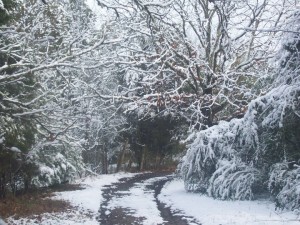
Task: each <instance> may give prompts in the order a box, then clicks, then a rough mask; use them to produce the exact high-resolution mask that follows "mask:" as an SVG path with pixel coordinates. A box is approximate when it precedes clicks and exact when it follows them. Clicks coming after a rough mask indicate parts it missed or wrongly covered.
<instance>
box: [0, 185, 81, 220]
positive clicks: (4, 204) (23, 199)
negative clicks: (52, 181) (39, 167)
mask: <svg viewBox="0 0 300 225" xmlns="http://www.w3.org/2000/svg"><path fill="white" fill-rule="evenodd" d="M81 189H84V188H83V187H81V186H80V185H77V184H63V185H57V186H53V187H49V188H42V189H37V190H30V191H28V192H27V193H25V194H18V195H17V196H12V195H9V196H7V197H6V198H5V199H0V217H2V218H7V217H10V216H14V217H15V218H16V219H18V218H20V217H32V216H35V215H41V214H43V213H54V212H64V211H67V210H70V209H74V208H73V207H72V206H71V205H70V204H69V203H68V202H66V201H63V200H53V199H50V198H49V197H51V196H53V192H62V191H71V190H81Z"/></svg>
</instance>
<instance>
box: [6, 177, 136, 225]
mask: <svg viewBox="0 0 300 225" xmlns="http://www.w3.org/2000/svg"><path fill="white" fill-rule="evenodd" d="M134 175H135V174H130V173H118V174H109V175H99V176H97V177H88V178H86V179H83V180H78V181H76V183H80V184H82V186H83V187H85V189H83V190H76V191H66V192H58V193H56V196H54V197H53V198H54V199H62V200H66V201H69V202H70V203H71V205H72V206H74V207H76V208H78V210H76V211H75V210H70V211H67V212H63V213H45V214H43V215H37V216H34V217H33V218H22V219H18V220H16V219H14V218H12V217H11V218H9V219H8V221H7V222H8V224H13V225H33V224H34V225H36V224H39V225H99V222H98V221H97V219H96V216H97V215H98V210H99V208H100V204H101V202H102V196H101V193H102V191H101V190H102V189H103V188H104V186H105V185H110V184H112V183H115V182H117V181H118V180H120V179H121V178H124V177H133V176H134Z"/></svg>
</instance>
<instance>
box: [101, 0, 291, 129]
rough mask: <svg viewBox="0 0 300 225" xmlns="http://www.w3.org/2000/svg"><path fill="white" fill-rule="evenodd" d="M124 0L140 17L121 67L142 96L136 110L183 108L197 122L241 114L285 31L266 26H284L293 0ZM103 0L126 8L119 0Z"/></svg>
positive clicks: (113, 6)
mask: <svg viewBox="0 0 300 225" xmlns="http://www.w3.org/2000/svg"><path fill="white" fill-rule="evenodd" d="M124 2H126V1H122V3H123V4H122V6H124V7H125V6H126V7H128V11H127V14H126V13H124V14H125V16H129V17H130V16H132V21H134V22H133V23H131V22H130V21H129V22H128V24H127V26H126V28H127V30H128V32H129V34H130V33H134V34H135V35H134V36H132V38H130V39H129V40H130V41H129V42H127V43H130V45H124V47H125V50H127V52H128V53H127V55H126V56H127V58H124V59H126V61H127V62H128V61H130V64H128V63H127V64H126V65H121V67H122V69H123V70H122V71H123V73H124V77H125V78H126V81H127V84H128V86H126V91H127V92H126V93H127V94H128V92H129V93H130V95H131V96H133V95H136V98H137V99H139V101H134V102H133V103H132V104H131V105H130V107H129V110H133V109H137V110H139V111H140V114H147V113H148V112H153V111H154V112H162V111H163V112H166V113H171V114H173V115H174V114H177V115H178V114H179V115H180V116H182V117H185V118H186V119H187V120H188V121H189V122H190V123H191V124H192V125H193V126H194V127H195V128H198V129H199V128H200V129H201V128H205V127H209V126H211V125H212V124H214V123H215V122H217V121H218V120H220V119H221V118H224V117H227V119H228V120H230V119H231V118H234V117H240V116H241V115H243V114H244V111H245V107H246V105H247V103H248V102H249V101H250V100H251V99H253V98H254V97H255V96H257V95H260V92H261V91H262V90H260V89H263V87H262V85H261V83H260V82H261V80H262V79H261V78H262V77H264V75H266V74H267V73H268V69H269V68H268V67H267V60H268V59H270V58H272V57H273V56H274V50H275V49H276V39H277V38H278V36H279V35H278V34H279V33H276V32H275V33H274V32H273V33H272V34H269V33H268V32H265V31H266V30H268V29H270V30H272V29H275V28H276V27H280V26H281V24H282V21H284V18H285V16H286V12H288V11H289V10H290V8H291V5H293V4H294V3H292V2H287V1H286V2H284V3H283V4H278V5H276V4H277V3H279V1H276V0H273V1H265V0H260V1H208V0H201V1H181V0H178V1H177V0H176V1H161V2H157V1H134V3H135V4H132V3H131V4H130V3H129V2H127V3H124ZM130 2H131V1H130ZM280 2H281V1H280ZM101 4H102V5H105V6H106V7H107V8H110V9H114V10H116V11H117V12H122V11H121V9H120V7H117V6H118V4H117V3H116V1H114V4H109V3H108V2H107V4H105V1H101ZM120 5H121V3H120V4H119V6H120ZM119 16H121V15H119ZM124 56H125V55H124ZM254 86H255V87H256V88H253V87H254ZM128 89H129V90H128ZM143 109H144V110H143ZM220 112H223V113H220Z"/></svg>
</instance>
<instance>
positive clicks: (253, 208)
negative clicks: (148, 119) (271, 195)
mask: <svg viewBox="0 0 300 225" xmlns="http://www.w3.org/2000/svg"><path fill="white" fill-rule="evenodd" d="M158 198H159V200H160V201H162V202H164V203H166V204H167V205H168V206H170V207H171V209H172V210H173V211H174V212H177V213H178V214H180V215H185V216H191V217H194V218H196V219H197V220H198V221H200V223H202V224H203V225H216V224H222V225H229V224H230V225H299V224H300V216H299V215H298V216H297V215H296V214H294V213H292V212H276V211H275V209H274V204H273V203H272V202H269V201H221V200H215V199H212V198H210V197H207V196H203V195H200V194H196V193H187V192H186V191H185V190H184V184H183V181H182V180H173V181H171V182H169V183H167V185H166V186H165V187H164V188H163V189H162V192H161V194H160V195H159V196H158ZM191 224H192V223H191Z"/></svg>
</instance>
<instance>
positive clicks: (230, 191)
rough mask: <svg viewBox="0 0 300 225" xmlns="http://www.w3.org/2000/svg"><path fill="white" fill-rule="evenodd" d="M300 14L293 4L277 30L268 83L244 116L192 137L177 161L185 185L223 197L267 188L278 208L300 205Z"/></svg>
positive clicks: (248, 196) (246, 196)
mask: <svg viewBox="0 0 300 225" xmlns="http://www.w3.org/2000/svg"><path fill="white" fill-rule="evenodd" d="M299 15H300V13H299V10H297V9H296V10H295V11H294V12H293V13H291V14H290V16H289V18H288V21H287V22H286V25H285V26H284V27H282V29H280V30H281V31H282V34H283V38H282V41H281V44H282V47H281V49H280V50H279V52H278V54H277V58H276V59H275V62H276V63H274V64H273V66H274V68H276V70H277V72H276V73H275V74H274V75H273V79H274V81H273V83H272V88H271V89H270V90H269V91H268V92H267V93H266V94H265V95H263V96H261V97H259V98H257V99H255V100H253V101H252V102H251V103H250V104H249V106H248V110H247V112H246V114H245V116H244V118H242V119H234V120H231V121H230V122H223V121H222V122H220V123H219V124H218V125H216V126H213V127H211V128H209V129H207V130H204V131H201V132H198V133H194V134H193V135H191V136H190V138H189V140H190V141H191V142H190V145H189V149H188V151H187V154H186V156H185V157H184V159H183V160H182V163H181V165H180V166H179V169H180V172H181V175H182V176H183V178H184V180H185V186H186V189H187V190H189V191H200V192H203V193H208V194H209V195H210V196H212V197H216V198H221V199H252V198H253V197H254V196H255V194H259V193H261V192H264V191H269V192H270V193H271V194H272V195H274V197H275V199H276V204H277V206H278V207H280V208H288V209H297V208H299V207H300V204H299V177H298V176H297V173H298V172H299V158H300V152H299V149H300V143H299V138H298V137H299V134H300V131H299V124H300V113H299V112H300V105H299V94H300V89H299V87H300V83H299V81H300V80H299V75H300V63H299V62H300V60H299V59H300V58H299V56H300V54H299V52H300V30H299V28H300V27H299V19H300V16H299ZM277 32H278V30H277Z"/></svg>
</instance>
